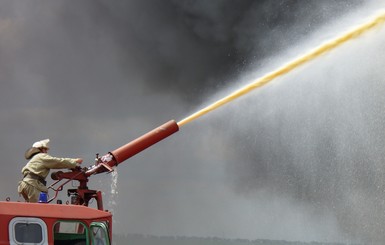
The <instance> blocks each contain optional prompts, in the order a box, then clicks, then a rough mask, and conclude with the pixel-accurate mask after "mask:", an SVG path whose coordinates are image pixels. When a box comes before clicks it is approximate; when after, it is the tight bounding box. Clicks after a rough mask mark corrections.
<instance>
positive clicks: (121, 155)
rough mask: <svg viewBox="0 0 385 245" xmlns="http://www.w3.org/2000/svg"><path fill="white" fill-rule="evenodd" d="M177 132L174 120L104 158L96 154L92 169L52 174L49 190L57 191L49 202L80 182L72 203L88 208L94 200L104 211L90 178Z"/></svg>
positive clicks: (99, 193)
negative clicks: (72, 183) (65, 186)
mask: <svg viewBox="0 0 385 245" xmlns="http://www.w3.org/2000/svg"><path fill="white" fill-rule="evenodd" d="M177 131H179V126H178V124H177V122H176V121H174V120H171V121H168V122H167V123H165V124H163V125H161V126H159V127H157V128H155V129H153V130H152V131H150V132H148V133H146V134H144V135H142V136H140V137H138V138H136V139H135V140H133V141H131V142H129V143H127V144H126V145H123V146H121V147H119V148H117V149H115V150H113V151H110V152H108V153H107V154H105V155H103V156H102V157H99V154H96V159H95V163H94V165H92V166H90V167H85V168H80V167H78V168H75V169H72V171H69V172H62V171H58V172H54V173H52V174H51V178H52V179H53V180H56V181H55V182H54V183H53V184H52V185H51V186H50V187H49V188H50V189H52V190H54V191H55V196H54V197H53V198H51V199H50V200H49V202H51V201H52V200H54V199H56V197H57V194H58V192H59V191H61V190H62V189H63V186H64V185H65V184H67V183H68V182H70V181H72V180H77V181H79V186H78V188H77V189H69V190H68V195H69V196H71V203H72V204H77V205H84V206H88V203H89V201H90V200H91V199H93V198H94V199H96V201H97V206H98V209H100V210H103V203H102V195H101V192H100V191H95V190H89V189H88V186H87V182H88V178H89V177H90V176H92V175H96V174H100V173H105V172H111V171H113V168H114V167H116V166H118V165H119V164H120V163H122V162H124V161H125V160H127V159H128V158H130V157H132V156H134V155H136V154H138V153H139V152H141V151H143V150H145V149H147V148H148V147H150V146H152V145H154V144H156V143H158V142H159V141H161V140H163V139H165V138H167V137H168V136H170V135H172V134H174V133H175V132H177ZM63 179H66V180H67V181H65V182H64V183H62V184H61V185H60V186H59V187H56V188H55V187H54V186H56V184H58V183H59V182H60V181H61V180H63Z"/></svg>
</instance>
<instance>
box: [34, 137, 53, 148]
mask: <svg viewBox="0 0 385 245" xmlns="http://www.w3.org/2000/svg"><path fill="white" fill-rule="evenodd" d="M48 143H49V139H45V140H40V141H38V142H35V143H33V145H32V147H35V148H45V149H49V146H48Z"/></svg>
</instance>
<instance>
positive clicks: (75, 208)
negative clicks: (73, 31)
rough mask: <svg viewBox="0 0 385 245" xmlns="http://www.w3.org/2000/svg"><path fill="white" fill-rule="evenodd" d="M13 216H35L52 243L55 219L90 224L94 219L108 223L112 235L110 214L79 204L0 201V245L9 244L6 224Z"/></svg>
mask: <svg viewBox="0 0 385 245" xmlns="http://www.w3.org/2000/svg"><path fill="white" fill-rule="evenodd" d="M15 217H37V218H40V219H42V220H43V221H44V222H45V224H46V225H47V228H48V229H47V233H48V242H49V244H53V226H54V224H55V223H56V222H57V221H63V220H77V221H80V222H83V223H84V224H86V225H87V226H90V224H91V223H92V222H95V221H105V222H108V224H109V236H110V237H112V229H111V228H112V227H111V226H112V215H111V213H110V212H107V211H101V210H97V209H94V208H89V207H85V206H80V205H64V204H48V203H24V202H0V245H5V244H9V241H10V238H9V232H8V224H9V222H10V221H11V220H12V219H13V218H15Z"/></svg>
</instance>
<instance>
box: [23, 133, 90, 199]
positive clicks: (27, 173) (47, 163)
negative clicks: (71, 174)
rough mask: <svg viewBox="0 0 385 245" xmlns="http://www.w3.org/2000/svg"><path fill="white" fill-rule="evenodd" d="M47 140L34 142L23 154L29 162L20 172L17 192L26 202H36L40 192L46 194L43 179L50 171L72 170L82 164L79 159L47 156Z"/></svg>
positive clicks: (81, 160) (46, 190)
mask: <svg viewBox="0 0 385 245" xmlns="http://www.w3.org/2000/svg"><path fill="white" fill-rule="evenodd" d="M48 143H49V139H45V140H41V141H38V142H35V143H34V144H33V145H32V147H31V148H29V149H28V150H27V151H26V152H25V158H26V159H27V160H29V162H28V163H27V165H25V166H24V168H23V169H22V170H21V173H22V174H23V176H24V177H23V180H22V181H20V182H19V186H18V192H19V194H20V195H22V196H23V197H24V199H25V201H26V202H38V200H39V196H40V192H45V193H47V192H48V189H47V187H46V181H45V178H46V177H47V175H48V174H49V171H50V169H63V168H66V169H72V168H75V167H77V166H80V164H81V163H82V162H83V159H81V158H58V157H53V156H50V155H48V153H47V152H48V150H49V146H48Z"/></svg>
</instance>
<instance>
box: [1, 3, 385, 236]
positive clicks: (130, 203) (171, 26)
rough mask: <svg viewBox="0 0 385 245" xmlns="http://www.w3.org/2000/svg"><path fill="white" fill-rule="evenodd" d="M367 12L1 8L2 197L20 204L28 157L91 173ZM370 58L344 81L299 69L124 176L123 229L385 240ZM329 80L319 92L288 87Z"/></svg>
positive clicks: (272, 6)
mask: <svg viewBox="0 0 385 245" xmlns="http://www.w3.org/2000/svg"><path fill="white" fill-rule="evenodd" d="M363 3H364V2H363V1H358V0H357V1H332V0H330V1H315V0H314V1H295V0H282V1H268V0H265V1H252V0H244V1H238V2H234V1H230V0H218V1H187V0H181V1H177V0H175V1H162V2H161V1H95V0H93V1H77V2H73V1H71V2H69V1H54V2H52V1H43V0H36V1H28V2H27V1H18V0H13V1H2V2H1V3H0V74H1V76H0V82H1V84H2V85H1V86H2V89H1V91H0V95H1V96H0V102H1V103H0V111H1V113H2V116H1V117H0V122H1V124H0V125H1V128H0V133H1V135H2V139H1V140H0V146H1V147H0V149H1V153H2V157H3V166H4V169H3V170H4V171H2V173H1V185H0V193H1V194H2V197H3V199H4V198H5V196H11V197H12V199H13V200H15V199H17V194H16V193H15V192H16V184H17V181H18V179H19V178H20V174H19V171H20V169H21V167H22V166H23V165H24V164H25V161H24V159H23V158H22V156H23V153H24V150H25V149H26V148H28V147H29V146H30V144H32V143H33V142H34V141H36V140H38V139H42V138H45V137H49V138H51V140H52V144H53V147H52V154H54V155H61V156H81V157H84V158H85V159H86V161H87V162H89V163H91V162H92V159H93V157H94V155H93V154H94V153H96V152H100V153H105V152H107V151H109V150H112V149H114V148H116V147H119V146H120V145H122V144H124V143H126V142H127V141H128V140H130V139H132V138H134V137H136V136H139V135H140V134H141V133H144V132H146V131H147V130H150V129H152V128H153V127H155V126H157V125H158V123H162V122H164V121H166V120H169V119H170V118H175V119H180V117H184V116H186V115H188V114H189V112H191V111H194V110H195V109H196V108H197V105H199V104H201V103H202V102H205V101H206V100H212V99H213V97H211V94H212V93H213V92H216V91H217V90H221V89H223V88H228V87H231V85H232V84H237V83H239V79H238V77H242V76H246V75H247V74H249V72H254V71H256V70H258V71H260V70H263V71H269V70H270V69H274V68H276V63H279V62H280V61H282V60H285V61H287V59H289V58H292V56H290V57H289V56H286V55H285V56H283V55H282V54H283V53H284V54H288V53H290V54H294V55H298V54H299V53H302V51H303V49H301V48H298V45H301V44H302V43H303V42H304V41H306V40H307V39H309V38H312V42H310V45H309V43H306V45H307V46H310V47H311V46H313V45H318V44H319V42H318V41H319V40H324V39H325V38H329V37H330V36H333V35H331V34H330V33H332V34H335V30H334V28H333V27H334V23H335V21H336V20H337V19H339V18H340V16H341V15H344V14H348V13H350V12H353V11H357V10H359V9H360V8H362V7H363V6H364V5H363ZM369 9H371V10H373V9H374V8H373V7H371V8H369ZM361 11H363V12H364V11H366V10H361ZM367 12H370V11H367ZM362 15H364V14H361V15H359V14H358V16H361V17H362ZM364 16H366V14H365V15H364ZM347 20H349V21H346V22H344V24H345V25H346V27H349V26H350V25H351V22H350V19H349V18H348V19H347ZM352 22H354V21H352ZM339 24H340V25H342V26H343V25H344V24H341V23H339ZM321 27H322V30H325V31H324V32H323V33H321V34H319V33H318V32H317V30H318V28H321ZM375 45H380V44H378V43H377V44H375ZM304 46H305V45H304ZM304 46H302V48H303V47H304ZM373 46H374V44H373ZM292 47H297V48H295V49H292ZM357 49H358V50H364V48H363V47H359V48H357ZM346 52H347V53H349V50H348V51H346ZM368 52H370V53H371V54H372V55H374V54H375V52H374V51H372V50H368ZM377 55H378V59H377V60H380V61H381V60H383V59H382V56H380V55H379V54H377ZM277 56H282V57H278V58H275V57H277ZM287 57H289V58H287ZM338 57H345V56H344V55H342V54H341V55H340V56H338ZM356 57H360V58H361V59H360V58H356V59H353V61H352V62H351V63H350V65H349V64H347V65H346V66H344V68H342V70H339V69H338V67H337V66H331V65H330V63H331V62H330V61H325V63H324V64H323V66H322V65H318V66H317V67H318V68H313V69H312V70H311V71H309V70H301V71H303V72H304V73H303V74H304V75H301V74H302V73H301V72H296V73H295V74H294V75H295V76H298V77H295V78H294V77H292V78H290V79H283V81H282V80H281V81H280V83H279V84H280V86H277V87H273V88H269V89H266V90H263V92H258V93H253V95H252V97H247V98H246V99H244V100H240V101H237V102H234V103H232V104H231V105H229V107H228V109H221V110H219V112H223V114H222V113H219V112H218V113H212V114H211V115H207V116H206V117H204V118H202V119H200V120H199V121H196V122H194V123H192V124H191V125H187V126H186V127H183V128H182V130H181V132H180V133H178V134H177V135H175V136H173V137H172V138H170V139H168V140H167V141H165V142H162V143H161V144H159V145H157V146H154V147H153V148H151V149H149V150H148V151H146V152H145V153H142V154H140V155H138V156H135V157H134V158H132V159H130V160H129V161H128V163H129V164H127V165H126V166H119V168H118V170H119V171H118V172H119V178H118V191H119V195H117V196H116V197H115V198H116V201H117V203H118V205H116V206H114V205H112V207H109V208H110V209H113V210H114V212H116V215H115V221H116V223H117V224H118V225H115V227H114V228H116V230H115V231H116V232H120V233H123V232H130V233H144V234H155V235H192V236H221V237H240V238H250V239H255V238H270V239H288V240H322V241H334V240H338V239H340V240H343V238H344V237H348V238H352V239H363V238H365V239H368V240H370V239H372V240H376V239H377V240H378V239H382V235H381V231H380V227H382V221H381V220H379V219H380V218H381V215H378V214H379V213H380V212H381V210H383V202H382V200H381V193H382V190H383V188H382V187H383V182H382V176H383V170H382V168H381V167H382V165H381V163H382V162H383V157H382V155H381V153H382V147H381V146H383V144H384V142H383V140H382V139H383V138H384V137H382V136H383V133H382V132H383V130H382V127H381V122H383V119H384V118H383V117H382V116H381V109H380V107H379V105H381V104H383V101H382V99H381V98H382V96H381V94H383V93H382V92H383V87H382V86H381V80H379V79H378V78H379V77H380V75H379V71H380V70H381V69H380V68H379V67H381V64H380V62H379V63H378V64H377V65H376V66H378V67H377V68H376V69H377V70H376V75H373V76H372V77H370V76H369V77H368V76H367V74H366V73H364V72H362V73H360V72H358V73H355V75H357V76H360V77H359V78H357V77H348V79H346V78H344V76H345V74H347V71H350V70H354V69H356V67H357V66H359V65H357V63H359V62H358V61H357V60H363V58H362V57H365V51H362V53H361V55H357V56H356ZM286 58H287V59H286ZM345 59H346V58H340V60H338V61H339V62H338V63H344V62H345ZM348 59H349V58H348ZM276 60H279V62H276ZM366 62H367V63H368V64H370V63H371V60H370V59H368V60H366ZM332 63H333V64H334V63H337V62H336V60H334V59H333V62H332ZM319 66H321V67H319ZM366 68H367V69H371V70H373V67H366ZM309 69H310V68H309ZM325 69H327V70H328V72H327V73H325V72H321V71H324V70H325ZM320 70H321V71H320ZM294 75H293V76H294ZM252 76H254V74H252ZM317 77H319V79H318V80H317V81H318V83H317V84H318V85H315V84H314V83H306V82H302V83H300V84H298V85H297V86H294V87H291V86H290V85H284V84H293V81H292V80H298V81H303V80H309V78H311V79H313V78H317ZM247 78H249V77H247ZM349 78H350V79H349ZM287 80H290V81H287ZM325 80H326V81H328V80H332V81H337V82H336V83H335V85H330V84H327V83H325V82H324V81H325ZM348 80H353V82H352V83H348V82H347V81H348ZM338 81H340V82H338ZM362 81H368V82H367V83H368V86H367V87H364V88H362V87H361V84H362ZM281 84H282V85H283V86H281ZM322 84H324V85H323V86H322ZM297 87H298V88H300V89H296V88H297ZM355 88H361V89H362V90H360V89H355ZM331 90H332V91H331ZM342 91H343V92H345V91H346V93H345V96H341V93H342ZM374 92H375V94H373V93H374ZM224 93H226V92H224ZM348 94H350V95H351V97H349V96H347V95H348ZM366 94H371V95H372V96H371V97H370V98H367V97H364V95H366ZM356 96H357V97H356ZM256 97H258V98H256ZM354 98H360V99H356V100H355V99H354ZM363 101H364V102H365V103H363ZM367 108H375V109H374V110H367ZM256 114H257V115H258V116H255V115H256ZM238 119H240V120H238ZM345 119H346V122H345V121H344V120H345ZM364 119H370V120H367V121H369V122H371V123H367V121H366V120H364ZM351 132H353V133H351ZM373 176H374V177H373ZM110 182H111V179H110V176H109V175H107V176H98V178H95V180H93V182H92V183H90V184H91V185H93V186H94V187H92V188H100V189H102V190H103V191H104V192H105V199H106V200H107V199H108V198H109V197H110V196H113V195H111V194H110V190H109V187H110ZM106 183H107V184H106ZM373 188H374V189H373ZM365 200H367V201H365ZM369 210H372V211H369ZM357 220H363V221H365V222H364V225H365V227H364V228H363V227H362V226H360V225H359V224H357V223H358V222H357ZM165 221H167V222H166V224H167V225H165ZM353 235H356V237H355V236H353Z"/></svg>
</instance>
